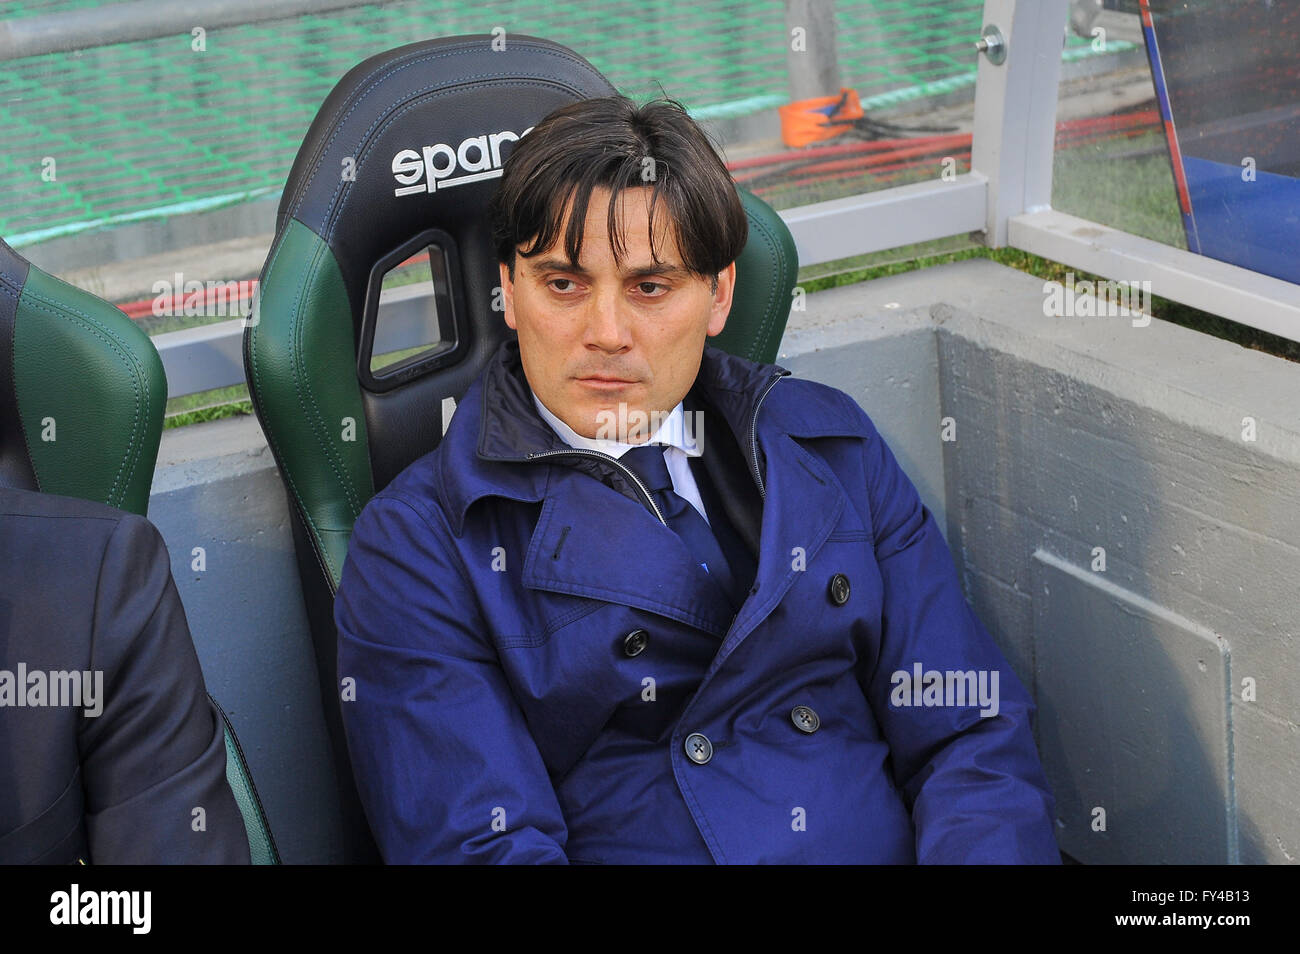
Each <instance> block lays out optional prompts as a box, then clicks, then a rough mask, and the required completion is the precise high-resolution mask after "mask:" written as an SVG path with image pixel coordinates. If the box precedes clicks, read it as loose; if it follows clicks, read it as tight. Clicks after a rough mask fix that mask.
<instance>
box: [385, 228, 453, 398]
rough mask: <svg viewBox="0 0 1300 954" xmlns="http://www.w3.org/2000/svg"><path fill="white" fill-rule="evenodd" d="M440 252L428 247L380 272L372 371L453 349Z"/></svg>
mask: <svg viewBox="0 0 1300 954" xmlns="http://www.w3.org/2000/svg"><path fill="white" fill-rule="evenodd" d="M446 275H447V269H446V265H445V263H444V259H443V256H442V250H441V249H439V248H438V247H437V246H436V245H430V246H429V247H428V248H426V249H425V250H424V251H422V252H418V253H417V254H415V255H412V256H411V257H410V258H408V259H406V261H404V262H402V263H401V264H399V265H396V266H394V267H393V268H390V269H389V270H388V271H387V272H385V273H384V279H383V286H382V288H381V291H380V293H379V315H378V317H377V318H376V319H375V341H374V345H373V346H372V348H371V351H370V371H371V373H372V374H375V375H376V377H384V375H382V374H379V373H378V372H380V371H382V370H387V371H389V372H390V373H391V371H392V370H393V369H394V368H396V367H397V366H398V365H405V364H410V363H412V362H414V361H415V360H416V359H418V358H421V357H423V356H425V355H427V354H431V353H436V352H439V351H448V350H450V349H451V348H454V347H455V345H456V330H455V323H454V322H453V321H452V315H451V307H450V304H449V301H448V297H447V283H446Z"/></svg>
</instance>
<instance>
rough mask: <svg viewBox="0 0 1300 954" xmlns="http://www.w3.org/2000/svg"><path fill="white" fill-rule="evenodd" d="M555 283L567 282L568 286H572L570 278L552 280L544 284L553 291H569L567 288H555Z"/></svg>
mask: <svg viewBox="0 0 1300 954" xmlns="http://www.w3.org/2000/svg"><path fill="white" fill-rule="evenodd" d="M556 282H568V283H569V284H570V285H572V284H573V279H572V278H552V279H551V280H550V281H549V282H547V283H546V284H548V285H550V286H551V287H552V288H554V289H555V291H557V292H566V291H569V290H570V289H567V288H555V283H556Z"/></svg>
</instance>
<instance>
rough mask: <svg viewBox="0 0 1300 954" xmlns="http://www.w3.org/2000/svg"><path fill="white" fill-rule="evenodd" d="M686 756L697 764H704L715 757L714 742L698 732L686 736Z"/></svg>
mask: <svg viewBox="0 0 1300 954" xmlns="http://www.w3.org/2000/svg"><path fill="white" fill-rule="evenodd" d="M686 757H687V758H688V759H690V760H691V761H692V762H694V763H695V764H696V765H703V764H704V763H705V762H707V761H708V760H709V759H711V758H713V743H712V742H710V741H709V740H708V739H707V738H705V737H704V736H702V735H700V733H698V732H692V733H691V734H690V735H688V736H687V737H686Z"/></svg>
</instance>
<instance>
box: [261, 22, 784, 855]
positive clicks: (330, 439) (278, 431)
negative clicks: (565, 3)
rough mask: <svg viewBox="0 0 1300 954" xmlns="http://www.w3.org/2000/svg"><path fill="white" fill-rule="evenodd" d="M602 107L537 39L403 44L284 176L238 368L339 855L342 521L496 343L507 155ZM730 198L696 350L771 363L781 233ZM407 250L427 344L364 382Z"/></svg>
mask: <svg viewBox="0 0 1300 954" xmlns="http://www.w3.org/2000/svg"><path fill="white" fill-rule="evenodd" d="M616 92H617V90H616V89H615V88H614V87H613V86H612V85H611V84H610V83H609V82H608V81H607V80H606V79H605V78H604V77H603V76H601V74H600V73H599V72H597V71H596V69H595V68H594V67H593V66H592V65H591V64H590V63H588V62H587V61H586V60H584V59H583V58H582V57H581V56H579V55H578V54H576V53H574V52H573V51H572V50H569V49H567V48H566V47H563V46H560V45H559V44H556V43H552V42H550V41H548V40H543V39H539V38H537V37H531V36H524V35H510V36H506V37H504V43H502V42H501V39H500V38H499V37H496V36H492V35H481V36H456V37H445V38H440V39H435V40H428V41H424V42H420V43H414V44H411V45H408V46H403V47H399V48H397V49H395V50H390V51H388V52H386V53H381V54H379V55H377V56H374V57H371V58H370V59H368V60H366V61H364V62H363V63H361V64H360V65H358V66H356V67H355V68H353V69H352V70H351V71H349V72H348V74H347V75H346V76H344V77H343V78H342V79H341V80H340V81H339V83H338V85H337V86H336V87H335V88H334V90H333V91H332V92H331V93H330V94H329V96H328V97H327V98H326V100H325V103H324V105H323V106H322V107H321V109H320V112H319V113H318V115H317V116H316V119H315V121H314V122H313V123H312V125H311V127H310V129H309V130H308V133H307V136H306V139H305V140H304V142H303V144H302V147H301V149H300V150H299V152H298V156H297V159H296V160H295V162H294V164H293V168H292V169H291V171H290V173H289V179H288V182H287V183H286V185H285V190H284V196H283V198H282V200H281V203H280V207H279V214H278V220H277V232H276V237H275V240H274V243H273V244H272V247H271V250H270V254H269V256H268V258H267V262H266V265H265V267H264V269H263V271H262V275H261V281H260V285H259V297H258V300H257V301H256V303H255V306H254V312H253V314H252V316H250V319H249V320H248V327H247V329H246V331H245V334H244V364H245V371H246V374H247V377H248V383H249V390H250V392H251V395H252V398H253V405H254V408H255V409H256V412H257V415H258V418H259V420H260V421H261V424H262V429H263V431H264V432H265V433H266V436H267V440H268V442H269V444H270V447H271V450H272V452H273V453H274V455H275V458H276V462H277V464H278V465H279V468H280V473H281V475H282V477H283V478H284V482H285V488H286V492H287V494H288V497H289V510H290V513H291V516H292V521H293V525H294V534H295V544H296V547H297V552H298V565H299V571H300V574H301V577H302V584H303V591H304V597H305V601H306V605H307V612H308V617H309V620H310V622H311V627H312V635H313V642H314V643H315V649H316V658H317V664H318V667H319V674H320V680H321V691H322V698H323V702H324V707H325V718H326V724H327V726H328V728H329V731H330V734H331V737H332V741H333V743H334V753H335V761H336V768H337V770H338V772H339V775H340V778H339V785H340V792H339V794H340V801H341V803H342V805H343V806H344V816H345V817H344V824H345V828H347V829H348V830H349V831H350V832H352V833H354V834H355V838H354V840H353V841H352V843H351V844H350V845H349V846H348V848H347V852H346V854H347V856H348V857H349V858H351V859H352V860H373V859H374V858H375V857H377V855H376V853H375V851H374V846H373V842H371V841H370V839H369V834H368V831H367V830H366V827H365V821H364V818H363V817H362V814H361V811H360V808H359V803H358V802H357V799H356V793H355V787H354V784H353V782H352V777H351V769H350V760H349V758H348V755H347V749H346V743H345V742H344V741H343V734H342V728H341V720H340V716H339V706H340V689H341V687H340V684H339V681H338V678H337V672H336V669H337V659H336V654H337V636H336V633H335V629H334V620H333V599H334V594H335V592H336V591H337V588H338V584H339V579H340V576H341V573H342V569H343V562H344V558H345V557H346V554H347V545H348V538H349V535H350V534H351V531H352V525H353V522H354V521H355V519H356V518H357V516H358V515H359V514H360V512H361V509H362V508H363V507H364V506H365V504H366V503H367V501H369V499H370V498H371V496H373V494H374V493H375V492H376V490H378V489H380V488H382V487H384V486H385V485H386V484H387V483H388V482H389V481H390V480H391V479H392V478H393V477H395V476H396V475H397V474H398V473H399V472H401V471H402V470H403V469H404V468H405V467H406V466H407V465H408V464H410V463H411V462H413V461H414V460H416V459H417V458H419V457H421V456H422V455H424V454H426V453H428V452H429V451H430V450H432V449H433V448H434V447H435V446H436V445H437V443H438V441H439V440H440V439H441V436H442V434H443V432H444V430H445V423H446V422H445V417H446V416H447V415H448V414H449V413H450V411H451V410H452V409H453V408H454V402H455V401H456V400H458V399H459V398H460V397H461V395H463V394H464V392H465V390H466V389H467V388H468V387H469V385H470V384H471V383H472V382H473V380H474V379H475V378H476V377H477V375H478V374H479V372H480V370H481V369H482V367H483V365H484V364H485V362H486V361H487V359H488V358H489V357H490V355H491V354H492V353H493V352H494V351H495V350H496V348H497V346H498V345H499V344H500V343H501V342H502V341H503V340H504V339H505V338H506V336H507V335H511V334H513V333H512V332H510V331H509V330H508V329H507V327H506V325H505V322H504V321H503V318H502V315H501V310H500V309H501V306H500V292H499V288H498V286H499V283H500V279H499V273H498V266H497V259H496V255H495V250H494V247H493V245H492V241H491V236H490V230H489V223H488V216H487V207H488V201H489V199H490V198H491V196H492V194H493V192H494V191H495V189H496V187H497V184H498V180H499V177H500V175H501V167H502V163H503V162H504V161H505V159H506V158H507V157H508V155H509V152H510V149H511V143H513V142H514V141H516V140H517V139H519V138H520V137H522V136H523V135H525V134H527V132H528V131H529V130H531V128H532V127H533V126H534V125H535V124H536V123H537V122H538V121H540V120H541V119H542V118H544V117H545V116H546V115H547V114H548V113H550V112H552V111H554V110H555V109H557V108H559V107H560V106H563V105H566V104H568V103H571V102H573V101H576V100H580V99H588V98H592V97H601V96H608V95H613V94H614V93H616ZM741 197H742V201H743V203H744V206H745V208H746V210H747V212H748V215H749V224H750V230H751V231H750V238H749V242H748V244H747V246H746V248H745V250H744V253H743V254H742V255H741V257H740V258H739V259H738V260H737V281H736V291H735V294H734V300H733V304H732V310H731V314H730V316H729V318H728V323H727V329H726V331H725V332H724V334H723V335H720V336H719V337H718V338H717V339H714V340H713V342H711V343H713V344H716V345H717V346H718V347H722V348H725V349H727V350H730V351H732V352H733V353H737V354H742V355H744V356H746V357H749V358H752V359H755V360H765V361H771V360H773V359H774V358H775V356H776V351H777V347H778V345H779V343H780V340H781V336H782V334H783V333H784V330H785V322H786V319H787V317H788V314H789V309H790V294H791V289H792V288H793V286H794V281H795V273H796V271H797V267H798V262H797V258H796V255H795V249H794V242H793V240H792V238H791V236H790V234H789V231H788V230H787V229H786V228H785V224H784V223H783V222H782V220H781V218H780V217H779V216H778V215H777V214H776V213H775V212H774V211H773V210H772V209H771V208H769V207H768V206H767V205H766V203H764V202H763V201H762V200H761V199H758V198H757V197H755V196H753V195H750V194H748V193H746V192H744V191H743V190H742V191H741ZM425 251H427V252H428V253H429V255H430V275H431V278H432V281H431V282H430V283H429V286H428V287H429V288H430V291H429V292H428V294H429V297H431V298H432V299H433V300H434V301H435V303H436V311H437V318H436V324H437V328H438V338H439V345H438V347H436V348H432V349H429V350H427V351H426V352H424V353H423V354H416V355H414V356H412V357H410V358H407V359H405V360H403V361H402V362H401V363H399V364H397V365H396V366H394V368H393V369H392V371H391V373H389V374H388V375H387V376H386V377H381V376H378V375H377V374H376V372H375V371H374V370H372V363H371V358H372V355H373V354H374V353H379V351H380V349H379V348H378V347H377V346H376V344H375V342H376V340H377V338H380V337H382V336H383V331H382V328H381V329H380V330H378V331H377V326H378V325H379V320H378V317H379V312H380V300H381V299H380V290H381V286H382V279H383V275H384V273H385V272H386V271H387V270H388V269H390V268H392V267H393V266H394V265H396V264H398V263H400V262H403V261H407V260H409V259H410V258H411V257H412V256H415V255H420V254H423V253H424V252H425ZM399 291H401V289H399ZM386 320H387V319H385V321H386Z"/></svg>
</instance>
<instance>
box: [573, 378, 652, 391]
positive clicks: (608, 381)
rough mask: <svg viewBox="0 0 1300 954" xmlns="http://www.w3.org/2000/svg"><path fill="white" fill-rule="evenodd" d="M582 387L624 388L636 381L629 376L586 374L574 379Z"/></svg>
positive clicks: (599, 388) (603, 389)
mask: <svg viewBox="0 0 1300 954" xmlns="http://www.w3.org/2000/svg"><path fill="white" fill-rule="evenodd" d="M575 380H576V381H577V382H578V383H579V384H581V385H583V386H584V387H589V388H595V389H597V390H602V391H607V390H617V389H618V388H625V387H628V386H630V385H633V384H636V383H637V382H636V381H634V380H632V379H630V378H620V377H617V376H616V375H612V374H588V375H583V376H581V377H579V378H576V379H575Z"/></svg>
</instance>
